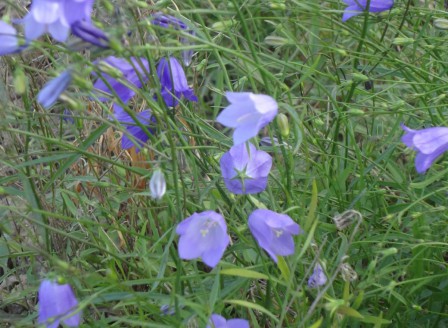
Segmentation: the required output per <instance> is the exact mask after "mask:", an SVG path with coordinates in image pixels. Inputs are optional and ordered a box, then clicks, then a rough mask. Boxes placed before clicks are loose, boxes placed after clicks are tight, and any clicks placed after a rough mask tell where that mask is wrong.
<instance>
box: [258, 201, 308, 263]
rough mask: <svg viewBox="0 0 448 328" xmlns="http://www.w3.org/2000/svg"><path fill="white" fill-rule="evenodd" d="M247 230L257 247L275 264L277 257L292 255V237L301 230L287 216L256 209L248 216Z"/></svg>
mask: <svg viewBox="0 0 448 328" xmlns="http://www.w3.org/2000/svg"><path fill="white" fill-rule="evenodd" d="M249 229H250V231H251V232H252V235H253V236H254V238H255V240H256V241H257V243H258V245H259V246H260V247H261V248H263V249H264V250H265V251H266V252H267V253H268V254H269V256H270V257H271V258H272V259H273V260H274V262H275V263H277V255H280V256H286V255H291V254H293V253H294V240H293V238H292V235H298V234H299V233H301V229H300V227H299V225H298V224H297V223H295V222H294V221H293V220H292V219H291V218H290V217H289V216H288V215H286V214H279V213H276V212H273V211H270V210H265V209H258V210H255V211H253V212H252V214H251V215H250V216H249Z"/></svg>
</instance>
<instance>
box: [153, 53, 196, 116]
mask: <svg viewBox="0 0 448 328" xmlns="http://www.w3.org/2000/svg"><path fill="white" fill-rule="evenodd" d="M157 76H158V77H159V80H160V85H161V86H162V90H161V92H160V93H161V94H162V97H163V100H164V101H165V104H166V105H167V106H168V107H174V106H176V105H177V104H178V103H179V101H178V99H180V98H181V97H182V96H184V97H185V98H186V99H188V100H191V101H198V98H197V97H196V96H195V95H194V92H193V89H191V88H190V87H189V86H188V82H187V77H186V76H185V72H184V69H183V68H182V66H181V65H180V63H179V62H178V61H177V59H176V58H174V57H170V58H169V59H168V60H167V59H166V58H162V59H161V60H160V62H159V65H157Z"/></svg>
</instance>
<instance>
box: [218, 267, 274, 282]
mask: <svg viewBox="0 0 448 328" xmlns="http://www.w3.org/2000/svg"><path fill="white" fill-rule="evenodd" d="M220 273H221V274H225V275H228V276H237V277H243V278H249V279H265V280H269V276H267V275H265V274H263V273H260V272H256V271H252V270H247V269H239V268H234V269H224V270H221V272H220Z"/></svg>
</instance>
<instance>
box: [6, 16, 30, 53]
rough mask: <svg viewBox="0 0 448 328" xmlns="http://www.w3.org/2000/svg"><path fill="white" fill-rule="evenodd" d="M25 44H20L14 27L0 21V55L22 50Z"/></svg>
mask: <svg viewBox="0 0 448 328" xmlns="http://www.w3.org/2000/svg"><path fill="white" fill-rule="evenodd" d="M25 48H26V45H21V44H20V42H19V38H18V37H17V31H16V29H15V28H14V27H13V26H11V25H9V24H7V23H5V22H3V21H0V56H3V55H10V54H14V53H17V52H20V51H22V50H23V49H25Z"/></svg>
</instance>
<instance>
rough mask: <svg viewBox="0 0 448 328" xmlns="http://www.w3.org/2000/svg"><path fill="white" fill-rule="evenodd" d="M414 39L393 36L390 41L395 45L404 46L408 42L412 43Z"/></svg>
mask: <svg viewBox="0 0 448 328" xmlns="http://www.w3.org/2000/svg"><path fill="white" fill-rule="evenodd" d="M414 42H415V40H414V39H413V38H395V39H394V40H393V41H392V43H393V44H395V45H397V46H405V45H408V44H413V43H414Z"/></svg>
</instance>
